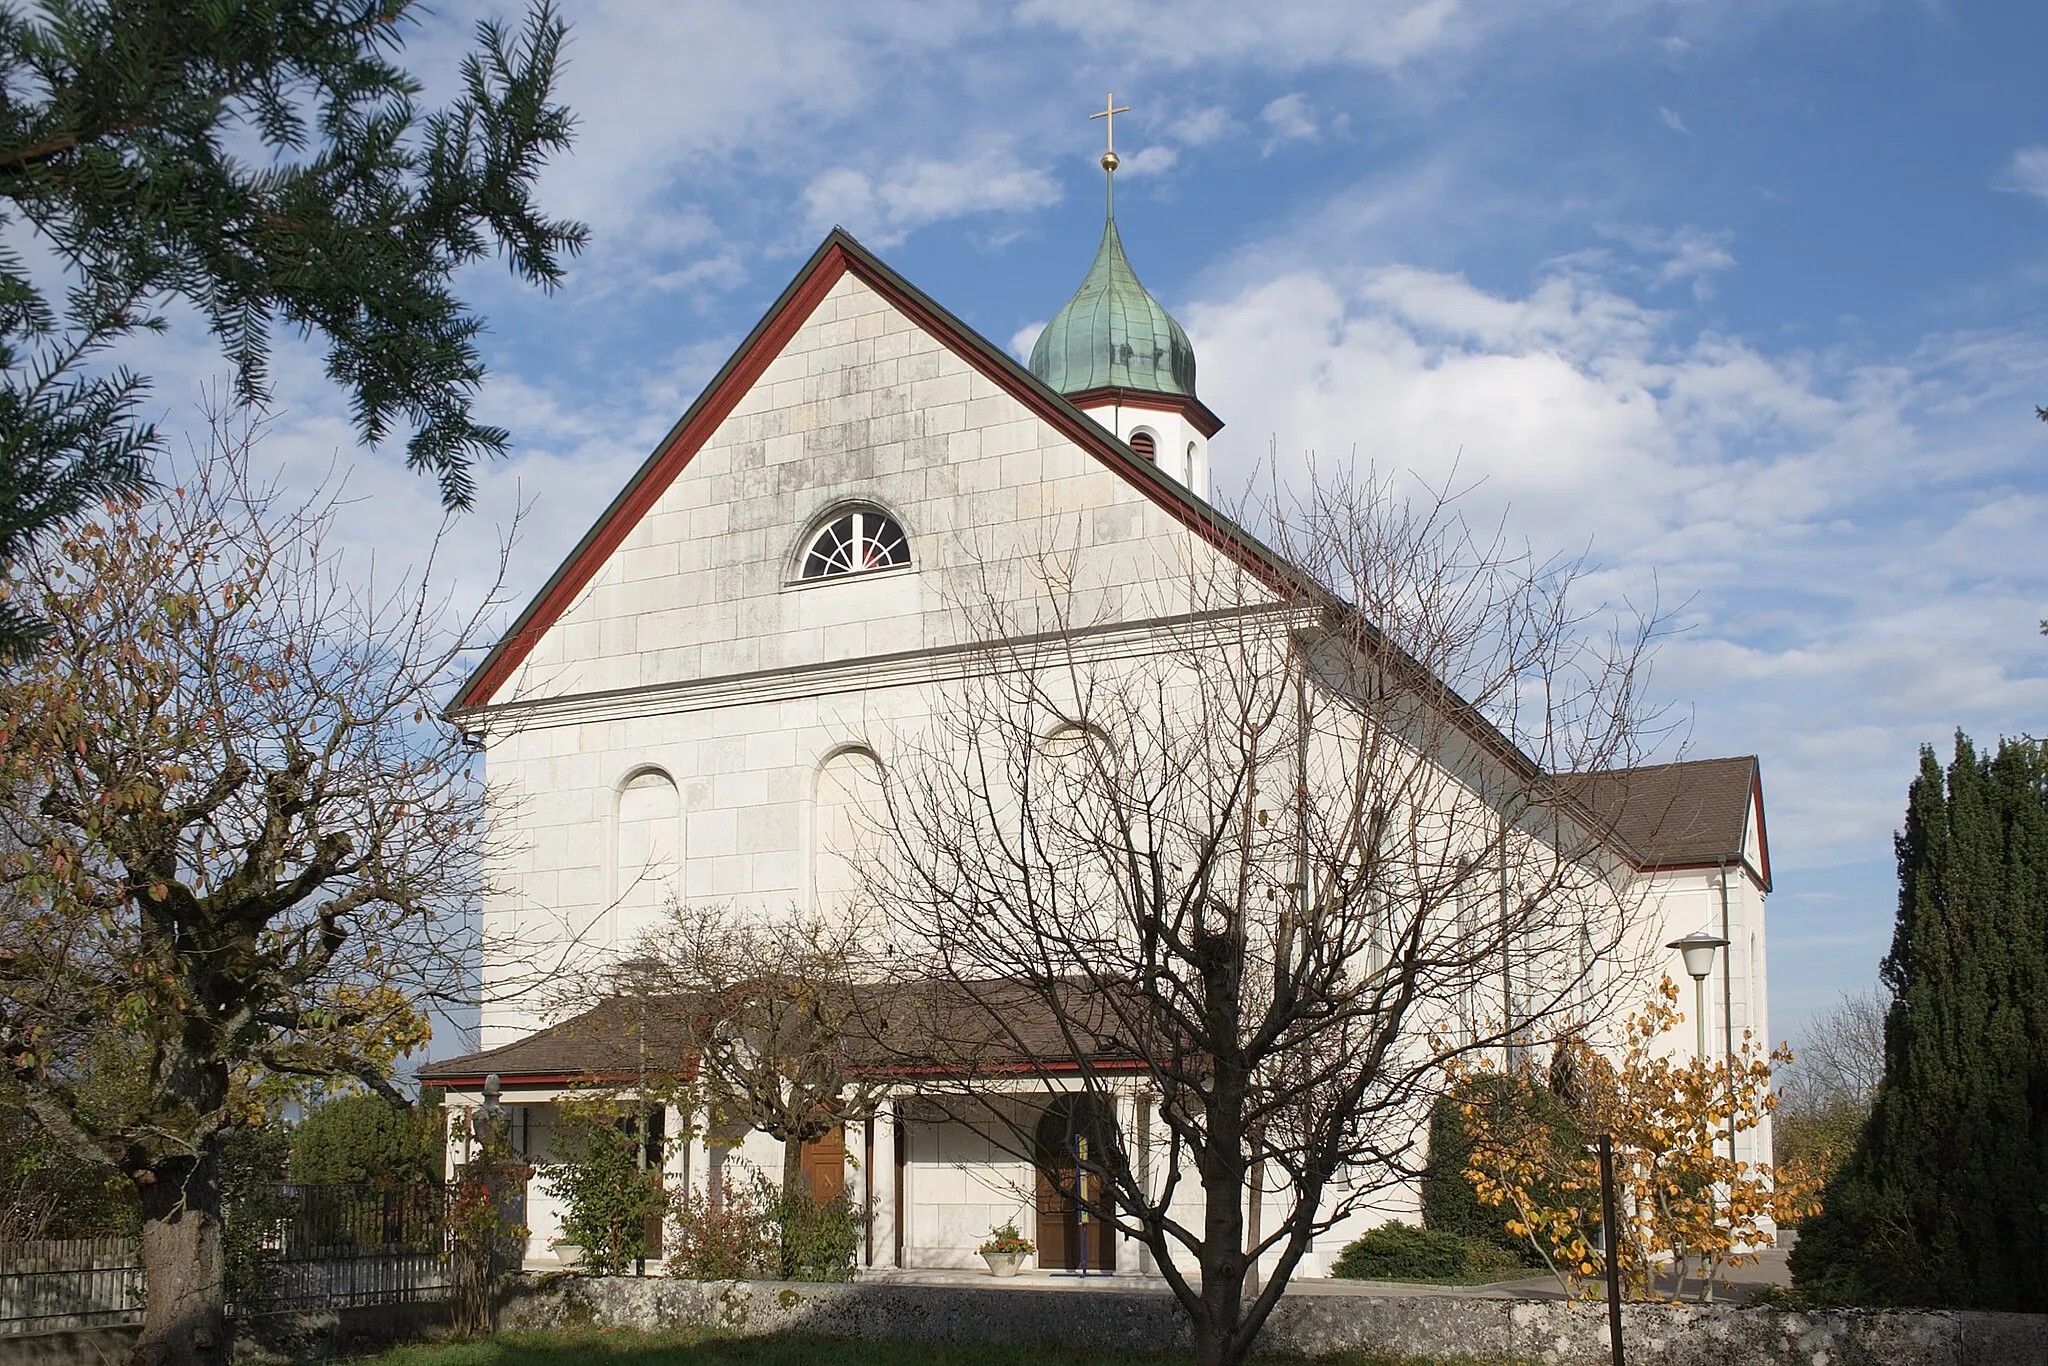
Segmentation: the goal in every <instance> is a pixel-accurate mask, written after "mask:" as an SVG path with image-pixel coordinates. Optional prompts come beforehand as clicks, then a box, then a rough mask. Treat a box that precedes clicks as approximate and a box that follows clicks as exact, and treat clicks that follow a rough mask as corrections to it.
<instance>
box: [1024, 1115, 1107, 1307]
mask: <svg viewBox="0 0 2048 1366" xmlns="http://www.w3.org/2000/svg"><path fill="white" fill-rule="evenodd" d="M1091 1119H1092V1120H1093V1121H1094V1122H1093V1123H1090V1122H1087V1121H1089V1120H1091ZM1106 1131H1107V1126H1106V1125H1105V1124H1103V1123H1102V1116H1101V1115H1100V1114H1099V1113H1097V1112H1096V1107H1095V1106H1093V1105H1091V1104H1090V1103H1089V1098H1088V1097H1084V1096H1063V1097H1061V1098H1060V1099H1059V1100H1056V1101H1054V1102H1053V1103H1052V1104H1051V1105H1049V1106H1047V1107H1046V1111H1045V1114H1044V1116H1043V1117H1041V1118H1040V1119H1039V1121H1038V1135H1037V1145H1036V1146H1037V1152H1036V1153H1035V1154H1034V1157H1035V1161H1036V1165H1037V1168H1038V1229H1037V1233H1036V1236H1035V1237H1034V1239H1033V1241H1035V1242H1036V1243H1037V1244H1038V1265H1039V1267H1040V1269H1042V1270H1046V1271H1079V1270H1081V1269H1082V1258H1083V1256H1084V1254H1085V1256H1086V1258H1087V1270H1089V1271H1113V1270H1115V1269H1116V1239H1115V1237H1114V1235H1113V1234H1112V1233H1111V1232H1110V1230H1109V1228H1108V1226H1107V1225H1106V1224H1104V1223H1103V1222H1102V1219H1101V1217H1100V1216H1099V1215H1096V1214H1092V1213H1090V1212H1089V1211H1088V1210H1087V1209H1085V1208H1083V1205H1084V1203H1085V1202H1087V1201H1090V1200H1094V1199H1097V1198H1098V1197H1099V1195H1100V1192H1099V1191H1098V1190H1097V1189H1096V1182H1097V1181H1098V1180H1099V1179H1100V1178H1098V1177H1097V1176H1096V1175H1095V1174H1094V1173H1092V1172H1090V1171H1089V1170H1088V1169H1087V1168H1088V1159H1089V1156H1090V1152H1091V1150H1092V1151H1093V1152H1094V1153H1096V1154H1098V1155H1099V1154H1100V1152H1101V1147H1100V1144H1101V1142H1102V1140H1103V1137H1104V1134H1105V1133H1106Z"/></svg>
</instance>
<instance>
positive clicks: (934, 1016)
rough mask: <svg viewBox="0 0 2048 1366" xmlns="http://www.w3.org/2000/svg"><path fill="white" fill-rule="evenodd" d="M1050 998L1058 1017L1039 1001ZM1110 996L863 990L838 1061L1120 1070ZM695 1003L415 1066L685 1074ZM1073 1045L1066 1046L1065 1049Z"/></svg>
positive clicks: (588, 1022)
mask: <svg viewBox="0 0 2048 1366" xmlns="http://www.w3.org/2000/svg"><path fill="white" fill-rule="evenodd" d="M1051 990H1057V991H1058V993H1059V996H1060V1008H1059V1009H1057V1010H1056V1009H1055V1008H1054V1006H1053V1004H1052V1002H1051V1001H1050V1000H1048V999H1047V998H1048V995H1049V994H1050V991H1051ZM1116 994H1117V993H1116V992H1115V989H1114V988H1112V987H1103V986H1100V985H1092V984H1083V983H1063V984H1060V985H1059V986H1058V987H1057V988H1055V989H1048V988H1044V987H1033V986H1029V985H1026V984H1024V983H1022V982H1017V981H982V982H914V983H875V984H868V985H861V986H849V987H843V988H840V989H839V992H838V993H837V997H836V999H837V1003H838V1008H839V1009H840V1010H841V1011H843V1020H844V1024H843V1025H842V1027H841V1028H840V1030H839V1046H840V1048H841V1049H842V1050H843V1052H844V1058H843V1064H844V1066H845V1068H846V1071H847V1072H848V1073H849V1074H851V1075H854V1076H867V1077H874V1076H889V1075H900V1076H903V1077H904V1078H905V1079H906V1080H907V1079H909V1078H912V1077H943V1076H991V1075H1032V1074H1047V1075H1049V1074H1055V1073H1062V1072H1065V1073H1072V1072H1075V1071H1078V1070H1080V1069H1081V1068H1083V1067H1099V1068H1104V1069H1107V1070H1113V1071H1128V1070H1130V1069H1132V1068H1134V1067H1138V1066H1142V1063H1141V1055H1140V1054H1139V1052H1138V1051H1137V1049H1135V1048H1134V1047H1132V1046H1131V1045H1129V1044H1128V1043H1125V1042H1122V1041H1121V1040H1120V1039H1119V1037H1118V1036H1119V1035H1120V1034H1122V1033H1124V1032H1125V1031H1123V1030H1121V1029H1120V1028H1119V1027H1118V1026H1119V1024H1120V1023H1121V1022H1120V1020H1119V1015H1120V1012H1119V1011H1117V1010H1115V1009H1114V1008H1113V998H1114V997H1115V996H1116ZM703 1008H704V1006H703V998H699V997H689V996H614V997H608V998H606V999H604V1000H601V1001H599V1002H598V1003H597V1004H595V1005H594V1006H592V1007H590V1008H589V1009H587V1010H584V1011H583V1012H581V1013H580V1014H577V1015H574V1016H572V1017H570V1018H568V1019H566V1020H563V1021H562V1022H561V1023H559V1024H556V1025H552V1026H550V1027H548V1028H546V1029H541V1030H538V1031H536V1032H534V1033H532V1034H529V1035H527V1036H526V1037H525V1038H523V1039H519V1040H516V1041H514V1042H512V1043H509V1044H504V1045H501V1046H500V1047H497V1048H491V1049H485V1050H483V1051H482V1052H478V1053H468V1054H464V1055H462V1056H460V1057H454V1058H444V1059H441V1060H440V1061H438V1062H433V1063H429V1064H428V1065H427V1066H425V1067H423V1068H421V1069H420V1073H419V1079H420V1081H421V1082H422V1083H423V1084H425V1085H428V1086H440V1087H447V1088H450V1089H454V1090H468V1089H473V1088H475V1087H479V1086H481V1085H482V1084H483V1080H484V1078H485V1077H486V1076H487V1075H489V1074H491V1073H494V1072H495V1073H496V1074H497V1075H498V1078H499V1080H500V1081H501V1083H503V1084H504V1085H506V1086H563V1085H576V1084H589V1083H605V1082H613V1083H617V1082H630V1081H632V1080H634V1079H636V1078H639V1077H644V1076H650V1075H659V1076H676V1075H685V1076H686V1075H688V1074H689V1072H690V1071H691V1070H693V1068H694V1061H693V1059H692V1058H691V1044H690V1039H691V1034H692V1030H691V1028H690V1025H691V1021H692V1019H693V1018H694V1017H696V1016H698V1015H700V1014H701V1012H702V1010H703ZM1077 1045H1078V1046H1077Z"/></svg>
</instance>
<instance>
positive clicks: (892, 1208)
mask: <svg viewBox="0 0 2048 1366" xmlns="http://www.w3.org/2000/svg"><path fill="white" fill-rule="evenodd" d="M902 1108H903V1102H902V1101H900V1100H897V1099H895V1098H891V1099H889V1100H885V1101H883V1102H882V1103H881V1104H880V1105H878V1106H876V1107H875V1117H874V1118H873V1119H872V1120H870V1121H869V1123H870V1124H871V1125H872V1126H873V1127H874V1135H875V1141H874V1144H873V1146H872V1151H873V1154H874V1155H873V1158H872V1160H870V1161H869V1163H868V1169H867V1187H866V1189H867V1191H868V1192H869V1200H870V1201H871V1204H870V1218H871V1221H872V1222H871V1223H870V1224H869V1232H868V1237H867V1238H866V1239H864V1240H863V1241H864V1242H865V1244H866V1245H867V1246H868V1247H870V1248H872V1250H873V1260H872V1261H871V1262H870V1263H869V1265H871V1266H893V1267H900V1266H901V1265H902V1264H903V1262H902V1247H903V1226H902V1217H903V1211H902V1210H900V1209H899V1208H898V1207H897V1206H898V1203H899V1202H898V1198H897V1197H898V1190H897V1187H898V1185H899V1184H900V1180H901V1172H902V1168H901V1167H900V1166H899V1165H898V1163H897V1153H896V1150H897V1148H898V1146H899V1145H900V1144H901V1142H902V1123H903V1119H902Z"/></svg>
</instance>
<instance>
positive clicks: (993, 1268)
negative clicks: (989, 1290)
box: [981, 1252, 1024, 1276]
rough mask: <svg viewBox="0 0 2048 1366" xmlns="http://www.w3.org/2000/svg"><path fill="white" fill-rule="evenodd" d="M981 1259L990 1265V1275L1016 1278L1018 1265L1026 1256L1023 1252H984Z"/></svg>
mask: <svg viewBox="0 0 2048 1366" xmlns="http://www.w3.org/2000/svg"><path fill="white" fill-rule="evenodd" d="M981 1259H982V1260H983V1261H984V1262H987V1263H988V1274H989V1275H991V1276H1014V1275H1016V1274H1017V1267H1018V1265H1019V1264H1020V1263H1021V1262H1023V1260H1024V1254H1023V1253H1021V1252H984V1253H982V1254H981Z"/></svg>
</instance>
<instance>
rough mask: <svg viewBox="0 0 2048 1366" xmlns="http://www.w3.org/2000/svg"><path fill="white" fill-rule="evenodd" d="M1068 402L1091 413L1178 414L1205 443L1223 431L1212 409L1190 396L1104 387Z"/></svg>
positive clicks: (1078, 394) (1071, 396)
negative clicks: (1107, 410)
mask: <svg viewBox="0 0 2048 1366" xmlns="http://www.w3.org/2000/svg"><path fill="white" fill-rule="evenodd" d="M1066 398H1067V402H1069V403H1071V404H1073V405H1074V406H1075V407H1076V408H1079V409H1080V410H1081V411H1082V412H1084V413H1085V412H1088V411H1090V410H1092V409H1095V408H1108V407H1116V408H1143V409H1145V410H1146V411H1147V412H1154V413H1179V414H1180V415H1181V416H1182V417H1184V418H1186V419H1187V420H1188V425H1189V426H1191V427H1193V428H1194V429H1195V430H1196V431H1198V432H1200V433H1201V434H1202V436H1203V437H1204V438H1205V439H1206V438H1208V437H1212V436H1214V435H1216V433H1218V432H1220V431H1222V430H1223V419H1222V418H1220V417H1218V416H1216V414H1214V413H1212V412H1210V411H1209V405H1208V404H1206V403H1204V402H1202V400H1200V399H1198V398H1193V397H1191V396H1189V395H1187V394H1157V393H1153V392H1152V391H1150V390H1147V389H1119V388H1117V387H1116V386H1115V385H1105V386H1103V387H1102V388H1100V389H1083V390H1081V391H1079V392H1078V393H1072V394H1068V395H1067V396H1066Z"/></svg>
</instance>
